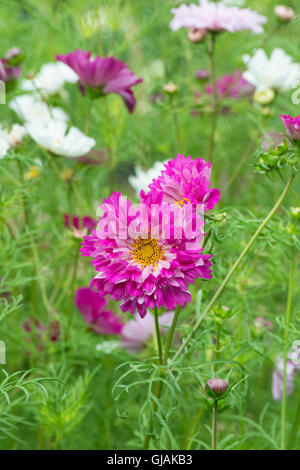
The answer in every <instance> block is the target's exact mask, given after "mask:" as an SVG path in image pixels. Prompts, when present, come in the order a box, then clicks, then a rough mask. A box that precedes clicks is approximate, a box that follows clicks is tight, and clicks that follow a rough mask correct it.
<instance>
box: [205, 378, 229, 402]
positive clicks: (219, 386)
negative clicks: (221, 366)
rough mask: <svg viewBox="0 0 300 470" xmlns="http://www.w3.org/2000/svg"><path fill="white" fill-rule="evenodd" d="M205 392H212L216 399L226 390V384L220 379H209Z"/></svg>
mask: <svg viewBox="0 0 300 470" xmlns="http://www.w3.org/2000/svg"><path fill="white" fill-rule="evenodd" d="M206 390H207V392H213V394H214V395H216V396H217V397H221V396H222V395H224V393H225V392H226V391H227V390H228V382H226V380H224V379H220V378H219V377H216V378H215V379H210V380H208V381H207V383H206ZM212 398H213V397H212Z"/></svg>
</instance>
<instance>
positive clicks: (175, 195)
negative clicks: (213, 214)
mask: <svg viewBox="0 0 300 470" xmlns="http://www.w3.org/2000/svg"><path fill="white" fill-rule="evenodd" d="M211 169H212V166H211V164H210V163H209V162H206V161H205V160H203V159H202V158H196V159H195V160H193V159H192V157H190V156H188V157H184V156H183V155H179V154H178V155H177V157H176V158H174V159H173V160H171V161H169V162H168V163H167V164H165V170H163V171H162V173H161V175H160V176H159V177H158V178H157V179H154V180H153V181H152V183H151V184H150V185H149V188H150V190H151V192H152V193H153V192H161V191H162V193H163V201H164V202H166V203H173V204H174V203H175V204H177V205H179V206H182V205H184V204H187V203H192V204H203V205H204V209H205V210H209V209H213V208H214V206H215V204H217V203H218V202H219V199H220V191H219V190H218V189H216V188H212V189H209V185H210V178H211Z"/></svg>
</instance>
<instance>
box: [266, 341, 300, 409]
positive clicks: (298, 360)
mask: <svg viewBox="0 0 300 470" xmlns="http://www.w3.org/2000/svg"><path fill="white" fill-rule="evenodd" d="M283 370H284V360H283V358H282V357H280V358H279V359H278V360H277V364H276V369H275V370H274V372H273V379H272V394H273V398H274V400H281V399H282V389H283ZM298 370H300V348H294V349H293V350H292V351H290V352H289V354H288V357H287V367H286V387H287V388H286V394H287V396H289V395H291V393H292V392H293V389H294V380H295V373H296V372H297V371H298Z"/></svg>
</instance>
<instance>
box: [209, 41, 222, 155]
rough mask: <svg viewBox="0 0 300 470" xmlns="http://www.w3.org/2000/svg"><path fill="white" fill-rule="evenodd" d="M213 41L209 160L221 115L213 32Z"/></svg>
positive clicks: (211, 48)
mask: <svg viewBox="0 0 300 470" xmlns="http://www.w3.org/2000/svg"><path fill="white" fill-rule="evenodd" d="M210 37H211V43H210V48H209V49H208V56H209V60H210V73H211V80H212V87H213V95H212V96H213V103H212V104H213V112H212V121H211V131H210V138H209V150H208V160H210V161H211V160H212V158H213V154H214V147H215V135H216V130H217V121H218V117H219V112H220V108H219V105H218V91H217V77H216V65H215V43H216V35H215V34H214V33H211V35H210Z"/></svg>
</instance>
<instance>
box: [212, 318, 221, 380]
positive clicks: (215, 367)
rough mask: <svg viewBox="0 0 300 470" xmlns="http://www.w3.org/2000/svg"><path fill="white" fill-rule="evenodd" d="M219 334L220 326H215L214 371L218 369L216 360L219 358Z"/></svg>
mask: <svg viewBox="0 0 300 470" xmlns="http://www.w3.org/2000/svg"><path fill="white" fill-rule="evenodd" d="M220 335H221V328H220V326H217V334H216V351H215V361H216V364H215V365H214V371H215V372H216V371H217V369H218V364H217V361H218V360H219V356H220Z"/></svg>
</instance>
